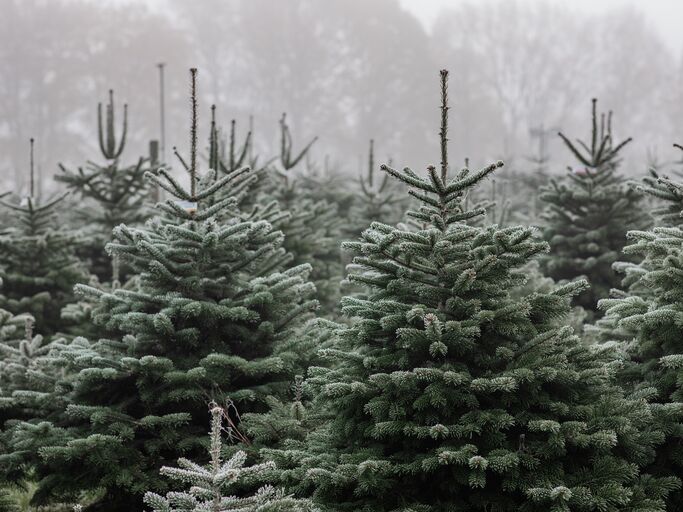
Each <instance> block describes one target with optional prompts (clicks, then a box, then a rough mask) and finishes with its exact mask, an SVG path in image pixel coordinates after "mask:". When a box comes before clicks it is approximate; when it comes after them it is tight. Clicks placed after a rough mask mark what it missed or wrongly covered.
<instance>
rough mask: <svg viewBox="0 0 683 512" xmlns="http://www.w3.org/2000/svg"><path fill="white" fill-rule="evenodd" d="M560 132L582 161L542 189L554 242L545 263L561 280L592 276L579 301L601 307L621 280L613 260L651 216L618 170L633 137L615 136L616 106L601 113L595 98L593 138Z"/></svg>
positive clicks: (548, 232)
mask: <svg viewBox="0 0 683 512" xmlns="http://www.w3.org/2000/svg"><path fill="white" fill-rule="evenodd" d="M560 137H561V138H562V140H563V141H564V143H565V144H566V146H567V148H569V150H570V152H571V153H572V155H573V156H574V157H575V158H576V160H577V161H578V162H579V165H580V167H579V168H576V169H571V168H570V170H569V173H568V175H567V177H566V178H565V180H564V182H558V181H556V180H551V184H550V186H548V187H546V188H545V189H544V190H543V193H542V195H541V198H542V199H543V200H544V201H545V202H546V203H547V204H548V207H547V211H546V212H545V214H544V218H545V220H546V223H547V226H546V230H545V237H546V239H547V240H548V241H549V243H550V255H549V256H548V257H547V258H545V259H544V260H543V261H544V267H545V271H546V273H547V274H548V275H549V276H551V277H552V278H553V279H555V280H563V279H569V280H571V279H575V278H577V277H580V276H582V277H586V278H587V279H588V282H589V283H590V285H591V287H590V289H589V290H587V291H585V292H583V293H582V294H581V295H579V296H578V297H577V303H578V304H579V305H581V306H583V307H584V308H585V309H586V310H588V311H591V312H593V313H595V312H597V301H598V299H600V298H604V297H608V296H609V290H610V289H611V288H613V287H617V286H618V284H619V279H618V276H617V275H616V274H615V272H614V271H613V269H612V264H613V263H614V262H615V261H617V260H619V259H621V251H622V249H623V247H624V245H625V244H626V232H627V231H628V230H629V229H634V228H642V227H645V226H646V225H647V219H645V218H644V216H643V213H642V211H641V209H640V208H639V207H638V204H639V202H640V201H641V198H642V196H641V195H640V194H638V193H637V192H636V191H635V190H633V189H632V188H631V187H629V186H627V185H626V184H625V183H624V179H623V177H622V176H620V175H619V174H618V172H617V171H618V166H619V162H620V151H621V150H622V148H623V147H624V146H626V144H628V143H629V142H630V141H631V139H630V138H628V139H626V140H624V141H622V142H618V143H617V142H615V141H614V139H613V136H612V113H611V112H610V113H609V114H607V116H605V115H604V114H602V115H601V116H599V117H598V115H597V101H596V100H595V99H593V101H592V126H591V136H590V140H589V141H588V142H587V143H586V142H584V141H582V140H577V141H576V142H572V141H570V140H569V139H568V138H567V137H566V136H565V135H564V134H562V133H560Z"/></svg>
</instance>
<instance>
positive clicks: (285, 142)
mask: <svg viewBox="0 0 683 512" xmlns="http://www.w3.org/2000/svg"><path fill="white" fill-rule="evenodd" d="M317 140H318V137H313V139H312V140H311V141H310V142H309V143H308V144H306V146H304V148H303V149H302V150H301V151H300V152H299V154H298V155H296V156H294V157H293V156H292V148H293V146H294V144H293V142H292V133H291V131H290V129H289V125H287V114H286V113H283V114H282V117H281V118H280V162H281V163H282V167H283V168H284V170H285V171H289V170H290V169H292V168H293V167H295V166H296V165H297V164H298V163H299V162H300V161H301V159H302V158H303V157H304V156H306V153H308V151H309V150H310V149H311V146H313V144H314V143H315V141H317Z"/></svg>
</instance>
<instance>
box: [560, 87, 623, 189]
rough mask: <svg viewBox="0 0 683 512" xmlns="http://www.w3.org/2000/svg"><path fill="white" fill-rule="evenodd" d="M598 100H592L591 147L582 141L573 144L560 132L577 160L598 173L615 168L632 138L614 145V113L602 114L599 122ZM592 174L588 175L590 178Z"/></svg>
mask: <svg viewBox="0 0 683 512" xmlns="http://www.w3.org/2000/svg"><path fill="white" fill-rule="evenodd" d="M597 103H598V100H597V99H596V98H592V99H591V141H590V146H588V144H586V143H585V142H584V141H582V140H580V139H576V142H575V143H574V142H572V141H570V140H569V138H568V137H566V136H565V135H564V134H563V133H562V132H558V135H559V136H560V138H561V139H562V140H563V141H564V143H565V144H566V145H567V147H568V148H569V150H570V151H571V152H572V154H573V155H574V156H575V157H576V159H577V160H578V161H579V162H581V164H582V165H584V166H585V167H586V168H589V169H593V170H594V171H598V170H601V169H606V168H614V167H616V164H617V159H618V153H619V151H620V150H621V149H622V148H623V147H624V146H625V145H626V144H628V143H629V142H631V140H632V138H631V137H629V138H628V139H626V140H624V141H622V142H620V143H618V144H616V145H615V144H614V141H613V140H612V112H611V111H610V112H608V113H607V115H606V116H605V114H604V113H603V114H600V121H599V122H598V115H597ZM589 175H590V173H588V174H586V176H589Z"/></svg>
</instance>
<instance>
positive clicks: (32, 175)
mask: <svg viewBox="0 0 683 512" xmlns="http://www.w3.org/2000/svg"><path fill="white" fill-rule="evenodd" d="M30 145H31V148H30V150H29V151H30V156H29V194H28V195H29V197H33V195H34V189H35V171H34V167H33V137H31V140H30Z"/></svg>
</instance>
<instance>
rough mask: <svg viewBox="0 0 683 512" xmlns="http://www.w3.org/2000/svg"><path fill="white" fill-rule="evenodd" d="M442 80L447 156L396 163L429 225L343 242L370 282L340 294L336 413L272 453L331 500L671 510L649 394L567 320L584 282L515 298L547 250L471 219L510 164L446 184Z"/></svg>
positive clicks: (329, 382)
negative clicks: (652, 466) (482, 187)
mask: <svg viewBox="0 0 683 512" xmlns="http://www.w3.org/2000/svg"><path fill="white" fill-rule="evenodd" d="M441 78H442V93H443V101H442V114H443V117H442V130H441V139H442V158H441V166H440V167H441V168H440V169H437V168H435V167H433V166H430V167H429V168H428V171H427V176H420V175H418V174H417V173H415V172H413V171H412V170H410V169H408V168H406V169H404V170H403V171H397V170H394V169H392V168H390V167H388V166H382V169H383V170H384V171H385V172H387V173H389V174H390V175H391V176H393V177H394V178H396V179H398V180H399V181H401V182H402V183H404V184H405V185H407V186H409V187H410V194H411V195H412V196H413V197H415V198H416V199H417V200H419V201H420V203H421V207H420V209H419V210H416V211H410V212H408V215H409V216H411V217H413V218H415V219H416V220H418V221H420V222H421V223H423V225H424V228H423V229H421V230H419V231H407V230H402V229H399V228H395V227H391V226H388V225H385V224H380V223H373V224H372V225H371V226H370V228H369V229H367V230H366V231H365V232H364V233H363V235H362V240H361V241H358V242H347V243H346V244H345V246H346V247H347V248H348V249H350V250H351V251H353V252H354V253H355V254H356V257H355V258H354V264H355V270H354V271H353V273H352V274H351V275H350V276H349V278H350V279H352V280H353V281H356V282H359V283H362V284H364V285H366V286H369V287H371V289H372V290H373V292H372V293H371V295H370V296H369V297H368V298H367V299H365V300H363V299H357V298H353V297H345V298H344V299H343V300H342V309H343V312H344V313H345V314H346V315H347V316H348V318H349V321H350V326H349V327H347V328H344V329H342V330H341V331H340V332H339V334H338V340H337V343H336V345H335V346H334V347H333V348H330V349H327V350H325V351H324V355H326V356H327V357H329V358H331V359H333V360H334V361H336V362H337V364H336V365H335V366H332V367H328V368H313V369H311V370H310V371H309V379H308V380H309V382H311V381H313V382H312V383H313V384H315V385H316V386H318V387H319V390H320V394H319V396H318V399H317V406H318V407H321V408H323V409H325V410H327V411H328V412H329V416H330V422H329V424H328V425H327V426H326V427H325V428H324V429H323V430H322V431H321V432H316V433H315V435H311V436H310V438H309V443H305V444H303V443H299V444H293V445H292V446H290V447H289V448H288V449H285V450H280V451H273V452H270V456H272V457H273V458H274V459H275V462H276V464H277V465H278V467H281V468H283V474H282V478H283V479H285V480H289V482H290V483H292V484H296V481H297V480H298V479H303V484H300V486H299V488H300V490H301V492H313V497H314V499H315V500H316V501H317V502H318V503H319V504H320V505H321V506H323V507H324V508H325V509H326V510H335V511H345V510H348V511H352V510H353V511H367V512H370V511H372V512H379V511H404V512H407V511H420V512H426V511H434V512H436V511H440V512H443V511H461V510H470V511H475V510H478V511H489V512H490V511H497V512H506V511H510V512H512V511H515V512H519V511H526V512H548V511H553V512H560V511H562V512H568V511H570V510H571V511H573V512H578V511H598V510H610V511H618V510H620V511H634V510H643V511H645V510H648V511H652V512H654V511H663V510H664V504H663V498H664V496H665V495H666V493H667V492H668V491H669V490H670V489H671V488H672V487H675V485H676V484H677V479H676V478H675V477H670V478H667V479H662V480H657V479H654V478H650V477H649V476H647V475H643V476H640V475H639V472H638V468H639V467H641V466H643V465H644V464H646V463H648V462H649V461H651V459H652V456H653V453H654V445H655V444H656V442H658V441H661V438H662V433H661V432H658V431H655V430H654V428H653V426H652V424H651V420H650V419H651V411H650V407H649V405H648V404H647V403H646V402H645V401H644V400H642V399H639V398H626V397H624V396H623V392H622V390H621V389H620V388H618V387H617V386H615V385H614V383H613V374H614V369H613V368H612V366H613V362H612V357H611V354H610V353H608V352H607V351H605V350H594V349H592V348H590V347H588V346H586V345H585V344H583V343H581V341H580V340H579V339H578V338H577V337H575V336H574V335H572V332H571V329H570V328H569V327H558V321H561V320H562V319H563V318H564V317H565V316H566V315H567V313H568V312H569V302H570V299H571V297H572V296H573V295H574V294H576V293H577V292H579V291H580V290H582V289H584V288H585V282H575V283H570V284H567V285H565V286H563V287H560V288H556V289H554V290H552V291H548V292H537V293H533V294H530V295H527V296H515V295H513V293H512V291H513V290H515V289H516V288H517V287H519V286H522V285H524V283H525V281H526V276H525V275H524V272H523V271H521V269H523V267H524V265H525V264H527V262H528V261H529V260H530V259H532V258H533V257H535V256H537V255H538V254H541V253H543V252H545V251H546V250H547V244H546V243H545V242H543V241H541V240H538V239H536V238H535V237H534V230H533V229H532V228H528V227H522V226H513V227H507V228H499V227H497V226H495V225H494V226H487V227H482V226H476V225H471V224H468V223H467V222H466V221H468V220H470V219H472V218H473V217H475V216H477V215H482V214H483V210H481V209H479V210H467V209H465V208H464V203H463V198H464V196H465V195H466V194H467V191H468V190H470V189H471V187H473V186H475V185H476V184H477V183H480V182H481V181H482V180H484V179H485V178H487V177H488V176H490V175H491V174H492V173H493V172H494V171H495V170H496V169H498V168H499V167H501V166H502V163H500V162H499V163H496V164H493V165H490V166H487V167H485V168H483V169H481V170H479V171H474V172H473V171H470V170H468V169H463V170H462V171H460V172H458V173H457V174H456V175H455V176H454V177H452V178H449V176H448V162H447V152H446V132H447V130H446V112H447V105H446V103H445V99H446V79H447V72H446V71H442V72H441Z"/></svg>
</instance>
